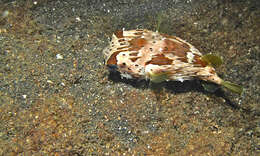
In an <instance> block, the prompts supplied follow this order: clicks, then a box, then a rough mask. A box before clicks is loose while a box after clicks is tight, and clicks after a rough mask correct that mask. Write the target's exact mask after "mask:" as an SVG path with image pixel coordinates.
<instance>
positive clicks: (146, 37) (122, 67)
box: [103, 29, 243, 94]
mask: <svg viewBox="0 0 260 156" xmlns="http://www.w3.org/2000/svg"><path fill="white" fill-rule="evenodd" d="M103 53H104V56H105V64H106V66H107V68H108V70H109V71H117V72H119V73H120V75H121V77H122V78H126V79H140V80H141V79H145V80H150V81H151V82H152V83H161V82H164V81H180V82H183V81H185V80H192V79H201V80H203V81H209V82H213V83H215V84H218V85H221V86H224V87H226V88H227V89H229V90H231V91H233V92H235V93H238V94H241V93H242V92H243V88H242V87H241V86H239V85H237V84H234V83H231V82H229V81H225V80H223V79H221V78H220V77H219V76H218V75H217V73H216V70H215V68H216V67H218V66H220V65H221V64H222V59H221V58H220V57H218V56H216V55H213V54H211V53H209V54H205V55H202V53H201V52H200V51H199V50H198V49H197V48H195V47H194V46H193V45H192V44H190V43H188V42H187V41H185V40H183V39H181V38H179V37H176V36H172V35H167V34H163V33H160V32H158V31H151V30H147V29H136V30H118V31H117V32H115V33H114V34H113V35H112V39H111V41H110V43H109V45H108V46H107V47H106V48H105V49H104V50H103Z"/></svg>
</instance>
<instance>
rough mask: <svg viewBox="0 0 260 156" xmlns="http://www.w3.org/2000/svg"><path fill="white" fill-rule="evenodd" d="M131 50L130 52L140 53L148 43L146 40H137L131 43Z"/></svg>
mask: <svg viewBox="0 0 260 156" xmlns="http://www.w3.org/2000/svg"><path fill="white" fill-rule="evenodd" d="M129 43H130V46H131V48H129V51H138V50H140V49H141V48H143V47H144V46H145V45H146V44H147V41H146V39H144V38H135V39H132V40H131V41H129Z"/></svg>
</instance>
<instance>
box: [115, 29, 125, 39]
mask: <svg viewBox="0 0 260 156" xmlns="http://www.w3.org/2000/svg"><path fill="white" fill-rule="evenodd" d="M115 35H116V37H117V38H123V37H124V36H123V31H122V30H118V31H117V32H115Z"/></svg>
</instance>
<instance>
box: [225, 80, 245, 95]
mask: <svg viewBox="0 0 260 156" xmlns="http://www.w3.org/2000/svg"><path fill="white" fill-rule="evenodd" d="M221 85H222V86H224V87H226V88H227V89H229V90H231V91H232V92H234V93H238V94H240V95H241V94H242V92H243V87H242V86H239V85H237V84H234V83H231V82H228V81H224V80H223V81H222V82H221Z"/></svg>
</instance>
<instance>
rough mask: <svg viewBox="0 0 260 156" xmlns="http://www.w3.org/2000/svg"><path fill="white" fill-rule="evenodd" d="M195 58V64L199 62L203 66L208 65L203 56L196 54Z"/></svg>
mask: <svg viewBox="0 0 260 156" xmlns="http://www.w3.org/2000/svg"><path fill="white" fill-rule="evenodd" d="M193 60H194V64H199V65H201V66H202V67H206V66H207V65H208V63H207V62H205V61H203V60H201V57H200V56H199V55H196V54H195V56H194V59H193Z"/></svg>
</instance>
